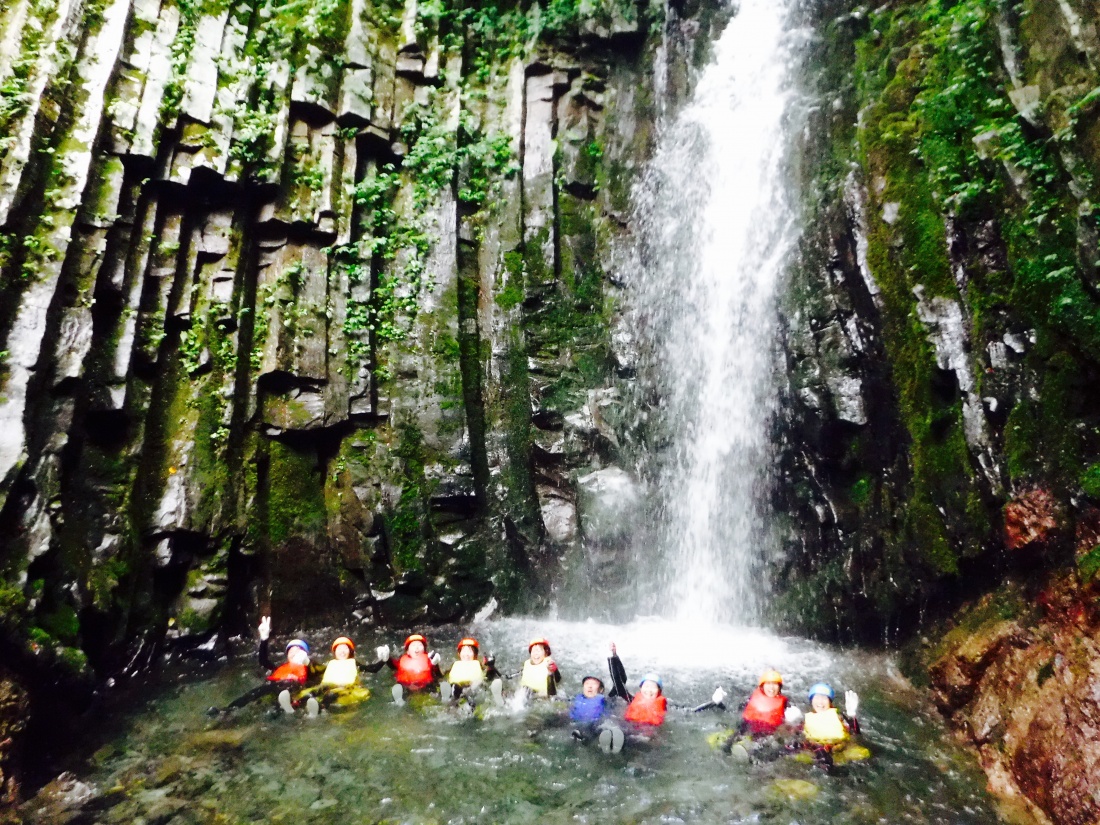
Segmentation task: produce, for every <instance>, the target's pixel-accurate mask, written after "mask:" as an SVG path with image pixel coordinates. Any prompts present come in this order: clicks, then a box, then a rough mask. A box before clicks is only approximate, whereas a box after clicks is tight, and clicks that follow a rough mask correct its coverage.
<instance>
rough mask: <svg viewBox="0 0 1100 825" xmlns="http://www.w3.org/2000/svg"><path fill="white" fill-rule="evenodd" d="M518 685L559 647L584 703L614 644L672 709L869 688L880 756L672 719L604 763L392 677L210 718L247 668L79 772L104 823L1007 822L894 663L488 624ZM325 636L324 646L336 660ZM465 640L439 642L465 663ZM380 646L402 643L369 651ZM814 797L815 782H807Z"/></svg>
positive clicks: (675, 629)
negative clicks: (846, 759) (758, 684)
mask: <svg viewBox="0 0 1100 825" xmlns="http://www.w3.org/2000/svg"><path fill="white" fill-rule="evenodd" d="M474 630H475V632H476V633H477V634H478V636H479V638H480V639H481V640H482V649H483V650H485V651H490V650H491V651H494V652H495V653H496V654H497V661H498V664H499V666H500V667H501V669H502V671H504V672H508V671H509V670H513V671H514V670H518V668H519V665H520V663H521V661H522V659H523V658H524V654H525V650H526V640H527V639H528V638H529V637H530V636H532V635H536V634H538V635H546V636H547V637H548V638H549V639H550V641H551V644H552V645H553V653H554V658H555V659H556V660H557V661H558V662H559V664H560V666H561V668H562V670H563V672H564V676H565V679H564V682H563V686H564V687H565V688H566V693H567V694H568V695H571V694H572V693H575V692H576V691H577V689H578V687H579V680H580V677H581V676H582V675H584V674H585V673H586V672H589V671H595V672H598V673H601V674H602V673H605V672H606V662H605V655H606V646H607V642H608V641H609V639H611V638H614V640H615V641H616V642H617V643H618V647H619V653H620V655H621V656H622V658H623V661H624V663H625V664H626V666H627V669H628V670H629V672H630V673H631V676H632V677H633V679H635V680H636V679H637V677H638V676H640V675H641V674H642V673H643V671H645V670H649V669H655V670H658V671H659V672H660V673H661V675H662V676H663V677H664V681H665V685H666V693H667V694H668V695H669V697H670V700H671V701H674V702H677V703H681V704H684V705H694V704H697V703H701V702H703V701H705V700H706V699H707V698H709V696H710V694H711V692H712V691H713V689H714V687H715V684H717V683H721V684H723V685H724V686H725V687H726V688H727V689H729V690H732V691H733V693H734V694H736V695H738V696H740V695H742V694H744V695H746V696H747V695H748V693H749V691H750V689H751V687H752V686H753V682H754V680H755V676H756V674H757V672H758V671H759V670H760V668H761V667H763V666H764V665H772V666H776V667H778V668H779V669H780V670H781V671H782V672H783V673H784V674H785V676H786V678H787V685H788V693H790V694H791V695H792V696H795V697H796V699H797V701H798V703H799V704H800V705H802V706H805V702H804V701H803V699H804V691H805V689H806V687H807V686H808V685H809V684H811V683H812V682H814V681H817V680H819V679H822V678H829V679H831V680H832V681H833V682H834V684H835V685H836V686H837V687H838V688H840V689H843V688H850V689H856V690H858V691H860V693H861V695H862V699H863V702H862V709H861V714H860V715H861V718H862V720H863V722H864V730H865V734H864V737H863V740H864V743H865V744H867V745H868V746H869V747H870V748H871V750H872V751H873V752H874V756H873V758H872V760H871V761H869V762H865V763H858V764H853V765H850V766H847V767H846V768H845V769H844V770H843V771H842V772H840V773H839V774H838V775H832V776H827V775H825V774H824V773H822V772H821V771H820V770H818V769H816V768H814V767H813V766H811V765H807V764H801V763H798V762H796V761H795V760H792V759H790V758H781V759H779V760H778V761H775V762H771V763H760V764H746V763H740V762H735V761H733V760H732V759H731V758H730V757H728V756H725V755H723V754H721V753H719V752H716V751H713V750H712V749H711V748H710V747H709V746H708V745H707V742H706V736H707V734H708V733H712V732H714V731H717V730H719V729H721V728H723V727H725V726H728V725H730V724H733V722H734V719H735V717H734V715H733V714H728V713H726V714H723V713H717V712H709V713H701V714H694V715H692V714H686V713H673V714H670V717H669V721H668V722H667V723H666V724H665V726H664V727H663V728H662V729H661V730H660V731H659V733H658V734H657V736H656V737H655V738H654V739H653V741H652V742H650V743H648V744H639V743H629V742H628V745H627V747H626V749H625V750H624V752H623V753H622V754H619V755H606V754H604V753H602V752H601V751H599V750H598V749H597V748H595V747H590V746H584V745H580V744H578V743H576V742H574V741H573V740H572V739H571V738H570V735H569V734H570V727H569V726H568V724H567V723H566V721H565V720H564V716H565V707H566V706H565V705H564V703H553V704H546V703H544V704H543V705H541V706H538V707H536V708H535V709H533V710H531V711H529V712H527V713H526V714H518V715H517V714H513V713H510V712H508V711H505V710H494V711H492V712H490V713H489V714H488V715H487V717H486V718H483V719H480V718H473V717H470V716H468V715H464V714H461V713H459V712H456V711H454V710H451V709H445V708H442V707H440V706H439V705H437V704H434V703H432V704H427V705H422V706H420V707H416V706H415V705H413V706H409V707H405V708H398V707H395V706H394V705H393V704H392V703H391V702H390V701H389V698H390V697H389V690H388V688H389V687H390V685H391V684H392V681H390V678H389V677H387V675H386V674H385V673H384V672H383V673H380V674H378V675H376V676H373V677H371V676H368V677H367V678H366V682H367V684H368V685H370V686H371V687H372V688H373V690H374V695H373V696H372V698H371V699H370V700H369V701H367V702H366V703H365V704H363V705H361V706H359V707H357V708H353V709H349V710H345V711H342V712H336V713H332V714H324V715H322V716H321V717H320V718H318V719H315V720H309V719H306V718H304V716H302V715H297V716H294V717H286V716H282V715H271V714H269V713H268V708H267V707H265V708H261V707H253V708H249V709H246V710H243V711H240V712H238V713H236V714H235V715H234V716H232V717H230V718H227V719H222V720H212V719H210V718H208V717H207V716H206V715H205V713H204V712H205V710H206V708H207V707H208V706H210V705H222V704H225V703H227V702H228V701H229V700H230V699H232V698H234V697H235V696H237V695H239V694H240V693H243V692H244V691H245V690H247V689H248V688H249V687H251V686H252V685H254V684H255V683H256V680H257V669H256V667H255V664H254V663H253V662H251V661H249V660H247V659H244V658H242V659H239V660H235V661H233V662H231V663H230V664H229V665H227V666H225V667H224V668H221V669H220V671H219V672H218V673H217V674H216V675H214V676H212V677H210V678H206V679H204V680H202V681H184V682H181V683H179V684H175V685H172V686H168V687H165V688H163V689H161V690H159V691H158V692H157V695H155V696H154V697H153V698H150V699H148V700H147V701H146V702H145V703H144V704H143V705H141V706H138V707H135V708H134V709H133V711H134V712H133V714H132V715H130V716H128V717H127V718H126V719H125V720H123V721H122V722H120V723H119V724H120V725H121V727H120V728H119V729H118V730H116V731H115V732H114V733H113V734H112V735H110V736H108V737H107V738H106V740H105V741H106V743H105V744H104V745H103V746H102V747H101V748H100V749H99V751H97V753H96V754H95V756H94V757H93V758H92V760H91V761H90V763H89V764H88V765H87V766H85V767H84V768H83V769H81V770H80V771H79V774H80V776H81V778H82V779H83V780H84V781H88V782H91V783H93V784H94V785H95V786H96V788H97V789H98V790H99V793H100V796H99V798H98V799H97V800H95V801H94V802H93V803H92V805H91V807H90V808H89V809H88V811H89V818H88V819H86V820H82V821H88V822H97V823H122V822H126V823H130V822H142V821H144V822H147V823H152V822H158V823H172V825H183V823H192V822H196V823H215V822H216V823H260V822H287V823H295V825H302V824H303V823H345V822H347V823H352V822H354V823H360V822H394V823H398V822H400V823H429V822H438V823H473V822H478V823H526V822H531V823H540V824H541V823H557V822H563V823H564V822H580V823H586V822H591V823H596V822H599V823H608V822H624V823H625V822H644V823H650V822H653V823H657V822H699V823H709V822H715V823H740V822H777V823H778V822H782V823H821V822H830V823H833V822H835V823H872V822H874V823H878V822H887V823H898V822H913V823H944V822H951V823H984V822H995V821H996V817H995V815H994V814H993V812H992V810H991V808H990V806H989V803H988V800H987V799H986V798H985V793H984V778H983V777H982V776H981V775H980V773H979V772H978V771H977V768H976V766H974V765H973V764H972V763H971V761H970V760H969V759H968V758H967V757H965V756H964V755H962V754H960V753H959V752H958V751H956V750H955V749H954V748H953V747H951V746H950V744H949V740H948V738H947V736H946V734H945V732H944V731H943V729H942V728H941V726H940V724H939V722H938V720H937V719H936V717H935V716H934V714H933V713H932V712H931V710H930V709H929V708H928V707H926V706H924V705H923V704H920V701H919V699H918V697H917V694H916V693H915V692H914V691H912V690H911V689H909V688H907V687H906V686H905V685H904V684H903V683H902V682H900V680H898V679H897V677H896V675H894V674H893V671H892V668H891V665H890V664H889V662H888V661H887V660H886V659H883V658H879V657H874V656H867V655H859V656H858V657H856V656H849V655H847V654H842V653H838V652H836V651H832V650H828V649H825V648H821V647H818V646H814V645H812V644H810V643H808V642H805V641H802V640H796V639H780V638H777V637H774V636H771V635H768V634H766V633H764V632H761V631H753V630H737V629H722V630H717V631H716V630H715V629H713V628H710V629H704V628H699V629H692V628H685V627H683V626H679V625H676V626H674V625H669V624H663V623H661V622H658V621H645V620H643V621H638V622H635V623H633V624H631V625H628V626H624V627H616V628H612V627H609V626H606V625H599V624H595V623H562V622H536V621H533V620H502V621H494V622H490V623H487V624H484V625H482V626H480V627H477V628H474ZM325 635H326V634H316V635H315V636H314V637H311V641H316V642H318V646H319V647H321V648H322V649H323V648H324V647H325V645H324V642H325ZM459 635H460V634H459V633H458V632H457V631H456V632H454V633H450V634H447V635H446V636H440V637H439V638H435V639H433V640H432V641H433V642H434V643H435V645H436V646H437V647H438V649H439V650H440V652H441V653H442V655H443V658H444V664H445V665H447V664H449V662H450V660H451V652H452V645H453V642H454V641H455V640H456V639H457V638H458V637H459ZM358 641H359V642H360V650H361V651H367V650H370V649H372V648H373V646H374V645H375V644H377V643H381V642H383V641H389V642H391V643H392V642H394V641H398V642H399V640H397V639H396V638H395V637H386V638H381V637H378V638H364V637H363V636H362V635H360V637H359V639H358ZM807 783H809V784H807Z"/></svg>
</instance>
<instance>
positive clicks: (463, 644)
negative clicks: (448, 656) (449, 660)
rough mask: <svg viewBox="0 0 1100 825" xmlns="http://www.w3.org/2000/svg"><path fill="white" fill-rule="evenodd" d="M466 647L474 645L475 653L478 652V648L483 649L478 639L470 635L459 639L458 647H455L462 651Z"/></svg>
mask: <svg viewBox="0 0 1100 825" xmlns="http://www.w3.org/2000/svg"><path fill="white" fill-rule="evenodd" d="M464 647H472V648H473V649H474V654H475V655H476V654H477V652H478V650H480V649H481V648H480V647H479V646H478V643H477V639H474V638H472V637H470V636H467V637H466V638H465V639H459V642H458V647H456V648H455V649H456V650H457V651H459V652H460V653H461V652H462V648H464Z"/></svg>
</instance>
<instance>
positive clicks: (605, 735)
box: [600, 642, 725, 753]
mask: <svg viewBox="0 0 1100 825" xmlns="http://www.w3.org/2000/svg"><path fill="white" fill-rule="evenodd" d="M607 665H608V669H609V670H610V671H611V679H612V681H613V682H614V684H615V689H614V690H613V692H612V695H613V696H620V697H622V698H623V699H624V700H625V701H626V702H627V703H628V704H627V707H626V711H625V712H624V713H623V721H624V722H627V723H629V726H630V728H631V730H632V731H633V732H634V733H635V734H636V737H637V738H638V739H640V740H642V741H645V740H646V739H648V738H649V736H650V735H651V734H652V732H653V730H654V729H656V728H658V727H660V726H661V725H663V724H664V721H665V716H666V714H667V713H668V709H669V708H675V709H677V710H683V711H690V712H693V713H694V712H698V711H701V710H706V709H708V708H712V707H720V706H721V702H722V699H723V698H724V697H725V691H723V690H722V689H721V688H717V689H716V690H715V691H714V695H713V696H712V697H711V701H710V702H706V703H704V704H702V705H699V706H698V707H686V706H682V705H674V704H672V703H671V702H669V701H668V699H667V698H666V697H665V695H664V684H663V683H662V682H661V677H660V676H658V675H657V674H656V673H647V674H646V675H645V676H643V677H642V679H641V681H640V682H639V683H638V692H637V693H636V694H634V696H633V697H631V695H630V693H629V692H628V691H627V690H626V668H624V667H623V663H622V661H621V660H620V659H619V654H618V651H617V649H616V647H615V643H614V642H612V643H611V655H610V657H608V660H607ZM623 740H624V734H623V731H622V730H621V729H619V728H618V727H608V728H607V729H605V730H604V731H603V732H601V734H600V746H601V747H602V748H603V749H604V750H607V751H610V752H612V753H617V752H618V751H619V750H620V749H621V748H622V746H623Z"/></svg>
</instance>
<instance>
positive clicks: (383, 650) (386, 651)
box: [374, 645, 390, 662]
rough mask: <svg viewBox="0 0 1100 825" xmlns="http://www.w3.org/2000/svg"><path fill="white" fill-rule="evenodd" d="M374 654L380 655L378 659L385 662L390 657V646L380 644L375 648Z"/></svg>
mask: <svg viewBox="0 0 1100 825" xmlns="http://www.w3.org/2000/svg"><path fill="white" fill-rule="evenodd" d="M374 655H375V656H377V657H378V661H380V662H385V661H386V660H387V659H389V658H390V646H389V645H379V646H378V647H376V648H375V649H374Z"/></svg>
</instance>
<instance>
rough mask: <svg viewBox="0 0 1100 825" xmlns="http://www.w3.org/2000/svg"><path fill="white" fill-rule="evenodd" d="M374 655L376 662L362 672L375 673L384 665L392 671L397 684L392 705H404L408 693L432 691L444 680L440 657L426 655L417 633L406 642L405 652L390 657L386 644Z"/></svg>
mask: <svg viewBox="0 0 1100 825" xmlns="http://www.w3.org/2000/svg"><path fill="white" fill-rule="evenodd" d="M377 654H378V661H377V662H375V663H374V664H371V665H366V666H364V667H363V670H366V671H367V672H369V673H377V672H378V671H379V670H380V669H381V668H382V666H383V665H386V666H387V667H389V668H390V670H392V671H394V679H395V680H396V681H397V684H395V685H394V686H393V691H392V692H393V701H394V704H397V705H403V704H405V697H406V696H407V695H408V694H410V693H426V692H429V691H432V690H434V689H435V688H436V687H437V686H438V685H439V682H440V680H441V679H442V678H443V673H442V671H440V669H439V654H438V653H436V652H434V651H433V652H431V653H428V640H427V639H426V638H424V637H423V636H422V635H420V634H419V633H414V634H412V635H411V636H409V637H408V638H406V639H405V652H404V653H403V654H402V655H401V656H399V657H397V658H390V648H389V645H382V646H381V647H379V648H378V649H377Z"/></svg>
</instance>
